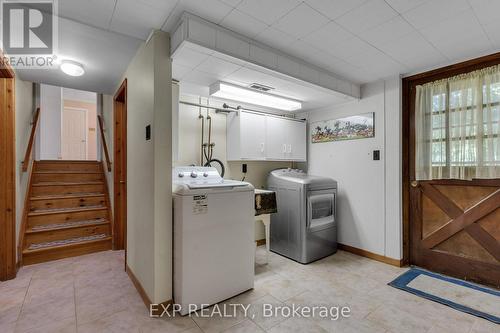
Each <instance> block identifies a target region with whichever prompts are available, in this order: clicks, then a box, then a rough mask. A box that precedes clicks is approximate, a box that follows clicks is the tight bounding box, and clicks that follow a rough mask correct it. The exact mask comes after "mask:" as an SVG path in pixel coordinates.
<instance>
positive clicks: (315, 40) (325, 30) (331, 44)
mask: <svg viewBox="0 0 500 333" xmlns="http://www.w3.org/2000/svg"><path fill="white" fill-rule="evenodd" d="M353 37H354V35H353V34H352V33H350V32H349V31H347V30H345V29H344V28H342V27H341V26H340V25H338V24H337V23H335V22H330V23H328V24H327V25H325V26H323V27H321V28H319V29H318V30H316V31H313V32H311V33H310V34H309V35H307V36H305V37H304V38H303V39H304V41H306V42H307V43H309V44H311V45H312V46H314V47H316V48H317V49H319V50H323V51H327V52H328V51H332V50H334V49H335V48H336V47H337V45H338V43H340V42H343V41H345V40H348V39H351V38H353Z"/></svg>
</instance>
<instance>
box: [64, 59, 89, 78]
mask: <svg viewBox="0 0 500 333" xmlns="http://www.w3.org/2000/svg"><path fill="white" fill-rule="evenodd" d="M61 70H62V71H63V73H65V74H68V75H70V76H82V75H83V74H85V69H84V68H83V65H82V64H80V63H77V62H76V61H71V60H64V61H63V62H62V64H61Z"/></svg>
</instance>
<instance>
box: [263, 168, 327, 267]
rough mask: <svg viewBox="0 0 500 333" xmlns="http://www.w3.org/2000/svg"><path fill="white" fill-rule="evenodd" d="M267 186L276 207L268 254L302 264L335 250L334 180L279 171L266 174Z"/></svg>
mask: <svg viewBox="0 0 500 333" xmlns="http://www.w3.org/2000/svg"><path fill="white" fill-rule="evenodd" d="M267 185H268V188H269V189H270V190H272V191H275V192H276V200H277V205H278V212H277V213H275V214H272V215H271V237H270V238H271V241H270V243H271V244H270V248H271V251H273V252H276V253H278V254H281V255H283V256H285V257H288V258H290V259H293V260H296V261H298V262H300V263H303V264H307V263H310V262H312V261H315V260H318V259H321V258H323V257H326V256H329V255H331V254H333V253H335V252H336V251H337V221H336V219H335V216H336V197H337V182H336V181H335V180H333V179H331V178H327V177H318V176H311V175H308V174H306V173H304V172H303V171H302V170H297V169H278V170H274V171H272V172H271V173H270V174H269V176H268V178H267Z"/></svg>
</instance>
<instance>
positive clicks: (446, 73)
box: [402, 52, 500, 265]
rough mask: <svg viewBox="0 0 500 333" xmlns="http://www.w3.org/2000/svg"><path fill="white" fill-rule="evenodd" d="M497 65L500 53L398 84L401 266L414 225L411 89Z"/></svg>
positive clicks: (407, 259) (405, 260) (408, 261)
mask: <svg viewBox="0 0 500 333" xmlns="http://www.w3.org/2000/svg"><path fill="white" fill-rule="evenodd" d="M498 64H500V52H498V53H493V54H490V55H487V56H483V57H479V58H475V59H471V60H467V61H464V62H460V63H457V64H453V65H450V66H446V67H442V68H438V69H434V70H430V71H427V72H424V73H420V74H416V75H412V76H408V77H405V78H403V82H402V125H403V128H402V130H403V138H402V139H403V140H402V145H403V158H402V161H403V172H402V192H403V193H402V197H403V264H405V265H408V264H411V258H412V253H411V248H412V247H411V244H412V243H411V235H410V230H411V228H410V226H411V225H412V224H413V223H414V221H412V216H411V212H410V209H411V205H410V191H411V189H412V187H411V182H412V181H415V163H414V156H415V121H414V116H415V88H416V86H417V85H422V84H425V83H428V82H432V81H436V80H441V79H445V78H448V77H451V76H455V75H460V74H464V73H468V72H472V71H475V70H479V69H482V68H486V67H491V66H495V65H498Z"/></svg>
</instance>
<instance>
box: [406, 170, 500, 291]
mask: <svg viewBox="0 0 500 333" xmlns="http://www.w3.org/2000/svg"><path fill="white" fill-rule="evenodd" d="M412 186H413V187H412V190H411V200H412V205H411V206H412V207H411V208H412V212H411V213H412V226H411V235H412V239H411V243H412V249H411V258H410V259H411V263H412V264H415V265H418V266H421V267H424V268H427V269H430V270H433V271H437V272H441V273H444V274H447V275H452V276H456V277H459V278H461V279H465V280H471V281H476V282H480V283H486V284H490V285H494V286H497V287H498V286H500V180H499V179H491V180H489V179H488V180H473V181H459V180H433V181H420V182H413V184H412Z"/></svg>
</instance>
